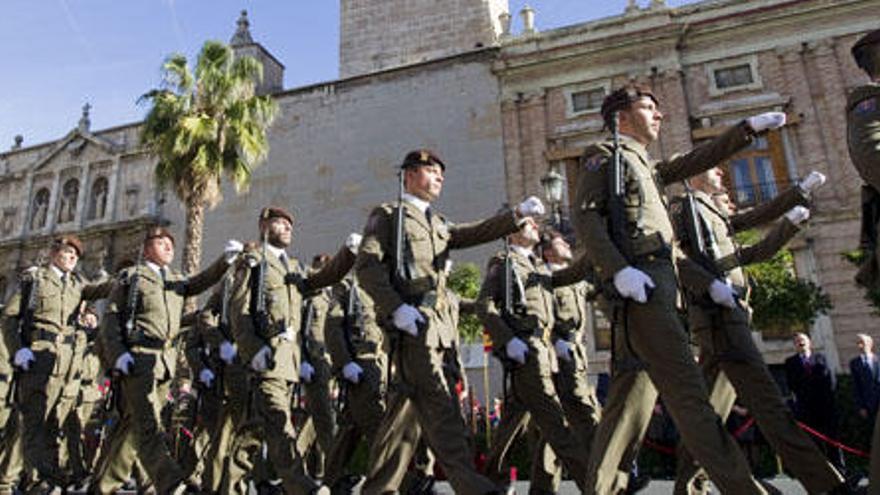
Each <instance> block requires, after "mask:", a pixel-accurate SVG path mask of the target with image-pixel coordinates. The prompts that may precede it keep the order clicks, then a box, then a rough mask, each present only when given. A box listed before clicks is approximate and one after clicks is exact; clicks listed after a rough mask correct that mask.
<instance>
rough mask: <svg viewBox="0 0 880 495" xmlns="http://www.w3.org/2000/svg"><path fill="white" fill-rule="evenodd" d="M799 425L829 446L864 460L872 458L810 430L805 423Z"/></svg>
mask: <svg viewBox="0 0 880 495" xmlns="http://www.w3.org/2000/svg"><path fill="white" fill-rule="evenodd" d="M797 424H798V426H800V427H801V429H802V430H804V431H806V432H807V433H809V434H810V435H813V436H814V437H816V438H818V439H819V440H822V441H823V442H825V443H827V444H829V445H833V446H835V447H837V448H838V449H841V450H843V451H845V452H849V453H850V454H853V455H857V456H859V457H864V458H869V457H871V456H870V454H868V453H867V452H865V451H863V450H859V449H855V448H852V447H850V446H849V445H844V444H843V443H841V442H838V441H837V440H834V439H833V438H829V437H827V436H825V435H823V434H822V433H820V432H818V431H816V430H814V429H813V428H810V427H809V426H807V425H805V424H804V423H801V422H800V421H798V422H797Z"/></svg>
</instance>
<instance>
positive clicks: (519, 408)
mask: <svg viewBox="0 0 880 495" xmlns="http://www.w3.org/2000/svg"><path fill="white" fill-rule="evenodd" d="M524 433H526V434H527V438H528V442H529V450H530V451H531V452H532V470H531V474H530V480H531V482H530V483H529V492H530V493H534V492H533V489H535V488H537V487H536V486H535V479H537V478H539V477H542V476H543V477H544V478H547V477H549V478H553V477H554V476H555V475H556V474H557V465H559V468H558V473H559V475H560V476H561V474H562V467H561V464H559V459H558V458H557V457H556V455H555V454H553V451H552V449H551V448H550V446H549V445H548V444H547V443H546V442H542V441H541V438H540V435H541V433H540V431H538V429H537V428H536V427H535V423H534V421H532V415H531V414H529V411H528V410H527V409H526V407H525V405H523V404H522V403H521V402H519V401H517V400H515V399H511V400H508V401H507V402H506V403H505V406H504V409H503V410H502V412H501V422H500V423H499V424H498V427H497V428H496V429H495V431H494V432H493V433H492V449H491V451H490V452H489V457H488V459H487V460H486V476H488V477H489V479H491V480H492V481H494V482H495V483H498V484H499V485H505V484H508V483H510V476H509V475H508V472H509V467H510V466H509V465H508V464H507V462H506V461H507V456H508V454H509V453H510V449H511V447H513V444H514V442H516V439H517V437H519V436H520V435H522V434H524ZM551 483H552V482H551ZM556 483H557V484H558V483H559V480H557V481H556Z"/></svg>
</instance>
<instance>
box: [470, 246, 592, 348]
mask: <svg viewBox="0 0 880 495" xmlns="http://www.w3.org/2000/svg"><path fill="white" fill-rule="evenodd" d="M505 256H506V255H505V253H504V252H501V253H498V254H497V255H495V256H494V257H492V259H491V260H490V261H489V267H488V269H487V274H486V279H485V280H484V281H483V286H482V287H481V288H480V297H479V298H478V300H477V314H478V315H479V316H480V320H481V321H482V322H483V324H484V325H485V326H486V329H487V330H488V331H489V335H490V336H491V337H492V343H493V345H494V346H495V348H496V349H504V347H505V346H506V345H507V342H509V341H510V340H511V339H512V338H514V337H518V338H519V339H521V340H523V341H527V340H528V339H529V338H530V337H538V338H539V339H541V340H542V341H544V342H545V343H547V344H549V343H550V336H551V333H552V331H553V328H554V326H555V323H556V314H555V310H554V307H555V303H556V301H555V297H554V288H556V287H564V286H568V285H571V284H575V283H577V282H580V281H583V280H584V278H585V277H586V276H587V273H588V268H589V267H588V265H587V260H586V257H582V258H581V259H580V260H578V261H577V262H576V263H575V264H574V265H572V266H570V267H568V268H564V269H562V270H557V271H555V272H551V271H550V270H549V269H548V268H547V266H546V265H545V264H544V263H543V262H542V261H540V260H537V261H536V262H533V261H532V260H530V259H529V258H527V257H525V256H523V255H522V254H520V253H518V252H516V251H514V250H511V251H510V257H511V262H512V263H511V264H512V268H513V271H514V273H515V274H516V276H517V277H518V278H519V281H520V282H521V283H522V289H523V292H522V293H520V290H519V288H518V284H517V282H516V278H517V277H514V280H512V281H511V286H512V288H513V299H514V311H513V314H512V315H506V314H505V313H504V285H505V283H504V276H505V274H504V271H505V261H504V260H505ZM517 299H518V301H517Z"/></svg>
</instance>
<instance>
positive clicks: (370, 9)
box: [339, 0, 509, 78]
mask: <svg viewBox="0 0 880 495" xmlns="http://www.w3.org/2000/svg"><path fill="white" fill-rule="evenodd" d="M508 10H509V5H508V0H443V1H438V0H341V5H340V35H339V75H340V77H342V78H346V77H351V76H356V75H359V74H367V73H370V72H376V71H381V70H385V69H390V68H393V67H399V66H403V65H409V64H413V63H418V62H424V61H427V60H432V59H437V58H442V57H447V56H450V55H455V54H457V53H463V52H467V51H470V50H474V49H478V48H481V47H484V46H491V45H493V44H495V43H496V41H497V40H498V37H499V36H500V35H501V33H502V25H501V24H502V23H501V20H500V16H501V15H502V14H506V13H507V12H508Z"/></svg>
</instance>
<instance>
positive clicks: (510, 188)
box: [501, 100, 525, 204]
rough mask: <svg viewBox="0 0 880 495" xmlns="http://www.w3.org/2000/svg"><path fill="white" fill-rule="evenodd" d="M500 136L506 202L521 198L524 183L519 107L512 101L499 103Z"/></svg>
mask: <svg viewBox="0 0 880 495" xmlns="http://www.w3.org/2000/svg"><path fill="white" fill-rule="evenodd" d="M501 134H502V139H503V143H502V145H503V147H504V173H505V175H506V181H507V202H508V203H511V204H512V203H513V200H514V198H518V197H521V196H522V194H523V192H524V191H525V183H524V176H525V174H524V173H523V164H522V153H521V152H520V141H521V130H520V126H519V105H518V104H517V102H516V101H514V100H504V101H502V102H501Z"/></svg>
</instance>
